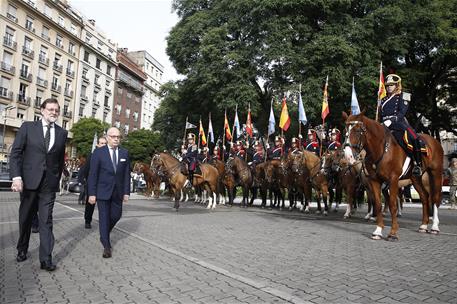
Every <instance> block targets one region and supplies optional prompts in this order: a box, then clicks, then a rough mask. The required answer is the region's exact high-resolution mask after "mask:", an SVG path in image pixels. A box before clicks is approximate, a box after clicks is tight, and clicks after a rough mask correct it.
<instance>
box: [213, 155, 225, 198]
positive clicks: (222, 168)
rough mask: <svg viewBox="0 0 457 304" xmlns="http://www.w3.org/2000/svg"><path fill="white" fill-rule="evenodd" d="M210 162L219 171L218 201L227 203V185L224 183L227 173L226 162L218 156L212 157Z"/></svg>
mask: <svg viewBox="0 0 457 304" xmlns="http://www.w3.org/2000/svg"><path fill="white" fill-rule="evenodd" d="M209 164H210V165H212V166H213V167H215V168H216V169H217V172H218V173H219V178H218V182H217V196H218V197H219V200H218V203H219V204H221V205H225V185H224V183H223V177H224V175H225V164H224V162H223V161H221V160H218V159H216V158H212V159H211V160H210V161H209Z"/></svg>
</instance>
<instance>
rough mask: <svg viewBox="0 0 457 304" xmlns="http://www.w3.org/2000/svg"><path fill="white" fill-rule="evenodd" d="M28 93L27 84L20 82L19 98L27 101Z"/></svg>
mask: <svg viewBox="0 0 457 304" xmlns="http://www.w3.org/2000/svg"><path fill="white" fill-rule="evenodd" d="M26 94H27V85H26V84H25V83H22V82H21V83H20V84H19V100H20V101H25V95H26Z"/></svg>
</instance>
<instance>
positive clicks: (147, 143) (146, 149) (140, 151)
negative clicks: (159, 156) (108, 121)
mask: <svg viewBox="0 0 457 304" xmlns="http://www.w3.org/2000/svg"><path fill="white" fill-rule="evenodd" d="M122 146H123V147H124V148H126V149H127V150H128V151H129V154H130V160H131V162H132V163H133V162H136V161H141V162H146V163H150V162H151V155H152V154H154V153H155V152H161V151H163V149H164V145H163V143H162V140H161V137H160V135H159V134H158V133H155V132H153V131H151V130H146V129H140V130H136V131H132V132H130V133H129V134H128V135H127V137H126V138H125V139H124V140H123V141H122Z"/></svg>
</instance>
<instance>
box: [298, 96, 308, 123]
mask: <svg viewBox="0 0 457 304" xmlns="http://www.w3.org/2000/svg"><path fill="white" fill-rule="evenodd" d="M298 121H299V122H301V123H302V124H303V125H305V126H306V124H307V123H308V119H307V118H306V113H305V107H304V106H303V100H302V98H301V92H300V93H298Z"/></svg>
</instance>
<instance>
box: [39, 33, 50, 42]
mask: <svg viewBox="0 0 457 304" xmlns="http://www.w3.org/2000/svg"><path fill="white" fill-rule="evenodd" d="M41 38H43V39H44V40H47V41H51V37H49V36H48V35H46V34H45V33H41Z"/></svg>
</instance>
